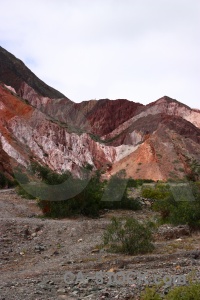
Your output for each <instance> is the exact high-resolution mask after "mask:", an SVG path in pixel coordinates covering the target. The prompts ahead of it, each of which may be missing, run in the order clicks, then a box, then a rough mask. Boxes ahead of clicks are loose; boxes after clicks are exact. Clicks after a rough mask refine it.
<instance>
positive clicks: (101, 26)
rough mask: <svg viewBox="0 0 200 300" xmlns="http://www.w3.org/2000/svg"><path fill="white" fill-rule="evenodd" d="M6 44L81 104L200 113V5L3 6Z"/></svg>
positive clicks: (93, 0) (91, 0)
mask: <svg viewBox="0 0 200 300" xmlns="http://www.w3.org/2000/svg"><path fill="white" fill-rule="evenodd" d="M0 9H1V18H0V45H1V46H2V47H4V48H6V49H7V50H8V51H10V52H12V53H13V54H14V55H15V56H17V57H18V58H20V59H21V60H23V61H24V63H25V64H26V65H27V66H28V67H29V68H30V69H31V70H32V71H33V72H34V73H35V74H36V75H37V76H38V77H39V78H41V79H42V80H44V81H45V82H46V83H47V84H49V85H51V86H53V87H54V88H56V89H57V90H59V91H60V92H62V93H64V94H65V95H66V96H67V97H68V98H70V99H71V100H73V101H75V102H80V101H82V100H89V99H100V98H110V99H117V98H126V99H129V100H132V101H135V102H141V103H143V104H147V103H149V102H151V101H155V100H157V99H158V98H160V97H162V96H164V95H167V96H170V97H172V98H175V99H177V100H179V101H181V102H183V103H185V104H187V105H189V106H190V107H193V108H195V107H196V108H200V104H199V103H200V101H199V100H200V59H199V57H200V55H199V53H200V1H199V0H54V1H53V0H18V1H16V0H6V1H5V0H0Z"/></svg>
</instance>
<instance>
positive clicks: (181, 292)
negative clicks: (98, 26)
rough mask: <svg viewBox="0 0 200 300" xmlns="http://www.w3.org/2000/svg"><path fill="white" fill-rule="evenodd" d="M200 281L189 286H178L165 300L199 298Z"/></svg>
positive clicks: (193, 299) (192, 299) (194, 299)
mask: <svg viewBox="0 0 200 300" xmlns="http://www.w3.org/2000/svg"><path fill="white" fill-rule="evenodd" d="M199 297H200V283H192V284H190V285H189V286H176V287H174V288H173V289H171V290H170V291H169V293H168V294H167V295H166V297H165V300H199Z"/></svg>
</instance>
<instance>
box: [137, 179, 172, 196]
mask: <svg viewBox="0 0 200 300" xmlns="http://www.w3.org/2000/svg"><path fill="white" fill-rule="evenodd" d="M169 195H170V190H169V185H165V184H161V183H159V184H156V186H155V188H153V187H147V188H144V189H143V190H142V197H144V198H149V199H155V200H161V199H165V198H166V197H168V196H169Z"/></svg>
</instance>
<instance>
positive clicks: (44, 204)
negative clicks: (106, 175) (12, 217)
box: [38, 172, 103, 218]
mask: <svg viewBox="0 0 200 300" xmlns="http://www.w3.org/2000/svg"><path fill="white" fill-rule="evenodd" d="M73 184H74V188H76V186H78V185H79V184H80V185H83V186H84V181H83V180H80V179H74V180H73V181H72V185H73ZM71 188H72V189H73V186H72V187H71ZM102 194H103V183H102V182H101V181H100V173H99V172H96V174H95V175H94V176H93V177H92V178H91V180H90V181H89V182H88V184H87V186H86V187H85V188H84V189H83V190H82V191H81V192H80V193H78V194H77V195H75V196H74V197H72V198H70V199H66V200H63V201H48V200H40V199H39V200H38V206H39V207H40V208H41V209H42V211H43V213H44V214H45V216H46V217H53V218H64V217H69V216H75V215H80V214H82V215H85V216H89V217H98V216H99V213H100V201H101V197H102Z"/></svg>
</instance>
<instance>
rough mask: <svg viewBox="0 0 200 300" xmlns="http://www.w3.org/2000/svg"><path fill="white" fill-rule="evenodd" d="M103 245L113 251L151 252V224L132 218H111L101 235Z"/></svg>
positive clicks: (152, 247)
mask: <svg viewBox="0 0 200 300" xmlns="http://www.w3.org/2000/svg"><path fill="white" fill-rule="evenodd" d="M103 243H104V245H108V247H109V249H110V250H111V251H114V252H121V253H126V254H131V255H135V254H139V253H141V254H143V253H147V252H152V251H153V249H154V246H153V244H152V226H151V224H150V223H146V224H142V223H140V222H138V221H137V220H136V219H134V218H128V217H127V218H125V219H117V218H115V217H113V218H112V220H111V224H109V225H108V227H107V229H106V231H105V232H104V235H103Z"/></svg>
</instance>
